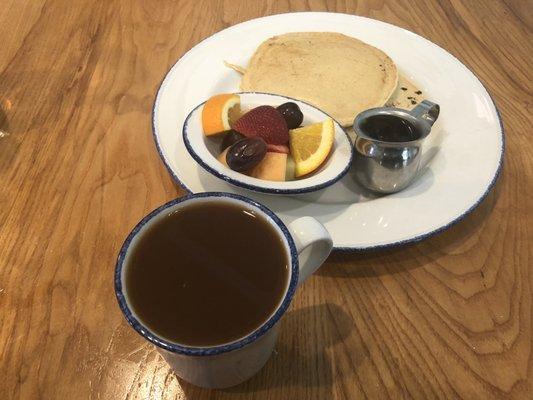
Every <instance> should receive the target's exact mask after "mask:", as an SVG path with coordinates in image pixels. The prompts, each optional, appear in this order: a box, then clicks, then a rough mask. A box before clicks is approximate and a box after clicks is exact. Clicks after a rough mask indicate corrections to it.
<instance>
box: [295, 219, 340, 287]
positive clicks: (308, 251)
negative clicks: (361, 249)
mask: <svg viewBox="0 0 533 400" xmlns="http://www.w3.org/2000/svg"><path fill="white" fill-rule="evenodd" d="M288 228H289V231H290V233H291V236H292V238H293V239H294V244H295V245H296V251H297V252H298V260H299V264H300V271H299V278H298V285H301V284H302V283H303V282H304V281H305V280H306V279H307V278H308V277H309V276H311V275H312V274H313V272H315V271H316V270H317V269H318V267H320V266H321V265H322V264H323V263H324V261H325V260H326V258H328V256H329V253H331V249H332V248H333V241H332V240H331V236H330V235H329V232H328V231H327V230H326V228H324V225H322V224H321V223H320V222H318V221H317V220H316V219H314V218H312V217H302V218H298V219H296V220H294V221H292V222H291V223H290V224H289V225H288Z"/></svg>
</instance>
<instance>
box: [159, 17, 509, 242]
mask: <svg viewBox="0 0 533 400" xmlns="http://www.w3.org/2000/svg"><path fill="white" fill-rule="evenodd" d="M297 31H335V32H340V33H344V34H346V35H349V36H353V37H356V38H358V39H360V40H363V41H365V42H367V43H369V44H371V45H374V46H376V47H378V48H380V49H381V50H383V51H385V52H386V53H387V54H388V55H389V56H390V57H391V58H392V59H393V60H394V62H395V63H396V64H397V66H398V68H399V70H400V72H401V73H403V74H404V75H405V76H406V77H407V78H408V79H410V80H411V81H413V82H414V83H415V84H416V85H417V86H418V87H419V88H420V89H421V90H422V91H423V92H424V94H425V96H427V98H428V99H429V100H432V101H434V102H436V103H438V104H440V106H441V114H440V116H439V120H438V121H437V123H436V124H435V126H434V129H433V132H432V133H431V135H430V137H429V138H428V139H429V140H430V142H429V143H428V148H427V149H426V152H425V153H426V158H429V156H430V155H431V154H434V157H433V159H431V162H430V163H429V164H427V168H426V169H425V171H424V173H423V174H422V175H421V176H420V177H419V178H418V180H417V181H416V182H415V183H414V184H413V185H412V186H410V187H409V188H407V189H405V190H404V191H402V192H399V193H396V194H394V195H389V196H385V197H380V198H372V197H370V196H368V195H365V194H364V193H362V192H361V190H360V189H359V188H358V186H357V185H356V184H355V183H354V182H353V179H352V178H353V177H352V176H351V174H350V173H348V174H347V175H346V176H345V177H344V178H343V179H341V180H340V181H339V182H337V183H336V184H334V185H333V186H330V187H329V188H327V189H323V190H321V191H318V192H314V193H312V194H306V195H299V196H297V197H287V196H273V195H264V194H259V193H255V192H251V191H248V190H245V189H240V188H236V187H234V186H231V185H229V184H227V183H225V182H223V181H221V180H219V179H217V178H215V177H213V176H211V175H210V174H208V173H207V172H205V171H204V170H203V169H202V168H201V167H200V166H199V165H198V164H197V163H196V162H195V161H194V160H193V159H192V158H191V156H190V155H189V153H188V152H187V150H186V149H185V146H184V144H183V140H182V135H181V129H182V126H183V122H184V121H185V118H186V117H187V114H188V113H189V111H190V110H191V109H192V108H193V107H194V106H195V105H197V104H199V103H200V102H202V101H203V100H205V99H206V98H208V97H209V96H211V95H213V94H216V93H222V92H234V91H238V90H239V81H240V76H239V75H238V74H237V73H235V72H233V71H232V70H230V69H228V68H227V67H226V66H225V65H224V63H223V61H224V60H226V61H229V62H231V63H234V64H239V65H242V66H246V65H247V61H248V59H249V58H250V57H251V55H252V54H253V52H254V50H255V49H256V47H257V46H258V45H259V44H260V43H261V42H262V41H264V40H266V39H267V38H269V37H271V36H274V35H277V34H281V33H285V32H297ZM153 130H154V138H155V141H156V144H157V149H158V151H159V153H160V154H161V157H162V159H163V161H164V163H165V165H166V166H167V168H168V170H169V171H170V173H171V174H172V176H173V177H174V179H175V180H176V181H177V182H178V183H180V184H181V185H182V186H183V187H184V188H185V189H187V190H188V191H190V192H194V193H196V192H203V191H227V192H233V193H240V194H244V195H246V196H248V197H251V198H253V199H255V200H256V201H258V202H260V203H263V204H265V205H266V206H267V207H269V208H271V209H272V210H273V211H275V212H276V213H277V214H278V215H279V216H280V217H281V218H282V219H283V220H284V221H286V222H290V221H291V220H293V219H295V218H297V217H300V216H304V215H311V216H313V217H315V218H317V219H318V220H320V221H321V222H322V223H323V224H324V225H325V226H326V228H327V229H328V230H329V232H330V233H331V236H332V238H333V242H334V245H335V247H336V248H340V249H353V250H355V249H368V248H376V247H387V246H392V245H398V244H403V243H408V242H413V241H417V240H421V239H423V238H425V237H427V236H429V235H431V234H434V233H437V232H440V231H442V230H444V229H446V228H447V227H449V226H450V225H451V224H453V223H454V222H457V221H458V220H460V219H461V218H462V217H464V216H465V215H466V214H467V213H468V212H470V211H471V210H472V209H473V208H474V207H475V206H477V205H478V204H479V202H480V201H481V200H482V199H483V198H484V197H485V195H486V194H487V193H488V191H489V190H490V188H491V187H492V185H493V184H494V182H495V181H496V178H497V175H498V172H499V170H500V167H501V163H502V157H503V130H502V126H501V122H500V118H499V116H498V112H497V110H496V107H495V105H494V103H493V102H492V100H491V98H490V96H489V94H488V93H487V91H486V90H485V88H484V87H483V85H482V84H481V83H480V82H479V80H478V79H477V78H476V77H475V75H474V74H472V72H470V70H468V69H467V68H466V67H465V66H464V65H463V64H461V63H460V62H459V61H458V60H457V59H456V58H454V57H453V56H452V55H451V54H449V53H447V52H446V51H445V50H443V49H442V48H440V47H439V46H437V45H435V44H433V43H431V42H430V41H428V40H426V39H424V38H422V37H420V36H418V35H416V34H414V33H412V32H409V31H407V30H405V29H401V28H398V27H396V26H393V25H389V24H386V23H384V22H380V21H376V20H372V19H368V18H363V17H358V16H353V15H346V14H333V13H292V14H281V15H274V16H270V17H265V18H259V19H255V20H251V21H247V22H244V23H241V24H238V25H235V26H232V27H230V28H228V29H225V30H223V31H221V32H218V33H217V34H215V35H213V36H211V37H209V38H207V39H205V40H204V41H202V42H201V43H199V44H198V45H196V46H195V47H193V48H192V49H191V50H190V51H189V52H187V53H186V54H185V55H184V56H183V57H182V58H181V59H180V60H179V61H178V62H177V63H176V64H175V65H174V66H173V67H172V69H171V70H170V71H169V72H168V74H167V76H166V77H165V79H164V80H163V82H162V84H161V87H160V89H159V92H158V94H157V98H156V101H155V105H154V112H153ZM435 146H438V147H435ZM430 147H431V148H430ZM437 148H439V150H438V151H437V152H436V154H435V151H434V150H435V149H437Z"/></svg>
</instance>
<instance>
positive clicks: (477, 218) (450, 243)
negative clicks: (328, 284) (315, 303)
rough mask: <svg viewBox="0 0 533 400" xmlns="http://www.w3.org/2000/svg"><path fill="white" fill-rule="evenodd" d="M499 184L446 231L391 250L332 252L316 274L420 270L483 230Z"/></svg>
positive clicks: (362, 274)
mask: <svg viewBox="0 0 533 400" xmlns="http://www.w3.org/2000/svg"><path fill="white" fill-rule="evenodd" d="M501 186H502V184H501V178H500V181H498V183H497V184H496V185H495V186H494V188H493V190H492V191H491V192H490V193H489V194H488V195H487V197H486V198H485V199H484V200H483V201H482V202H481V204H480V205H479V206H478V207H477V208H475V209H474V211H472V212H471V213H470V214H468V215H466V216H465V217H464V218H463V219H462V220H460V221H458V222H457V223H456V224H454V225H452V226H451V227H450V228H449V229H447V230H445V231H443V232H441V233H438V234H436V235H434V236H432V237H429V238H427V239H425V240H422V241H421V242H418V243H413V244H407V245H403V246H399V247H395V248H391V249H382V250H368V251H358V252H348V251H334V252H333V253H332V254H331V255H330V256H329V258H328V260H327V262H326V264H325V265H324V266H323V267H322V268H320V269H319V270H318V271H317V273H316V274H317V275H319V276H326V277H337V278H356V279H357V278H365V277H373V276H381V275H391V274H395V273H399V272H402V271H406V270H410V269H414V268H420V267H423V266H424V265H425V264H427V261H428V259H429V260H436V259H438V258H439V257H442V256H446V255H447V254H450V253H455V252H456V249H458V248H460V247H461V246H462V245H463V244H464V243H465V242H466V241H467V240H468V239H469V238H471V237H473V236H474V235H476V234H477V233H478V231H479V230H481V229H482V228H483V224H484V222H485V220H486V219H487V218H488V216H489V215H490V214H491V213H492V211H493V209H494V206H495V204H496V202H497V199H498V198H499V194H500V191H501Z"/></svg>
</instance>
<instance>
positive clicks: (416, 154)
mask: <svg viewBox="0 0 533 400" xmlns="http://www.w3.org/2000/svg"><path fill="white" fill-rule="evenodd" d="M439 112H440V107H439V105H438V104H435V103H433V102H431V101H428V100H424V101H422V102H421V103H420V104H419V105H417V106H416V107H415V108H414V109H413V110H411V111H408V110H403V109H400V108H393V107H379V108H371V109H369V110H366V111H363V112H362V113H360V114H359V115H357V117H356V118H355V121H354V131H355V133H356V135H357V138H356V140H355V152H354V161H353V162H354V169H355V177H356V179H357V181H358V182H359V183H360V184H361V185H363V186H364V187H366V188H367V189H370V190H372V191H374V192H378V193H394V192H398V191H400V190H402V189H404V188H406V187H407V186H408V185H409V184H410V183H411V182H412V181H413V180H414V178H415V177H416V175H417V173H418V169H419V167H420V158H421V147H422V142H423V141H424V139H425V138H426V137H427V136H428V135H429V133H430V132H431V127H432V125H433V124H434V123H435V121H436V120H437V118H438V116H439Z"/></svg>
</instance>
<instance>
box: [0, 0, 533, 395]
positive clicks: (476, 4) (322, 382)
mask: <svg viewBox="0 0 533 400" xmlns="http://www.w3.org/2000/svg"><path fill="white" fill-rule="evenodd" d="M303 10H316V11H331V12H334V11H337V12H345V13H350V14H358V15H364V16H368V17H371V18H376V19H379V20H382V21H386V22H389V23H392V24H395V25H398V26H401V27H403V28H406V29H409V30H412V31H414V32H416V33H418V34H421V35H423V36H425V37H426V38H428V39H429V40H431V41H433V42H435V43H437V44H438V45H440V46H442V47H444V48H445V49H447V50H448V51H449V52H451V53H452V54H453V55H455V56H456V57H457V58H458V59H460V60H461V61H462V62H463V63H465V64H466V65H467V66H468V67H469V68H471V69H472V70H473V71H474V72H475V73H476V74H477V76H478V77H479V78H480V80H481V81H482V82H483V83H484V84H485V85H486V87H487V88H488V90H489V91H490V93H491V94H492V96H493V98H494V100H495V102H496V104H497V105H498V107H499V109H500V111H501V114H502V117H503V121H504V125H505V138H506V139H505V140H506V156H505V163H504V167H503V171H502V173H501V176H500V179H499V182H498V184H497V185H496V187H495V189H494V190H493V191H492V192H491V194H490V195H489V196H488V197H487V198H486V200H485V201H484V202H483V203H482V204H481V205H480V206H479V207H478V208H477V209H476V210H475V211H474V212H473V213H472V214H471V215H469V216H468V217H467V218H466V219H464V220H463V221H462V222H460V223H459V224H457V225H455V226H453V227H452V228H451V229H449V230H448V231H446V232H444V233H442V234H439V235H438V236H435V237H433V238H431V239H428V240H425V241H423V242H421V243H419V244H416V245H411V246H406V247H402V248H398V249H394V250H390V251H381V252H374V253H359V254H344V253H334V254H332V255H331V256H330V258H329V259H328V260H327V262H326V264H325V265H324V266H323V268H322V269H321V271H320V272H319V273H318V274H317V275H316V276H313V277H312V278H311V279H310V280H309V281H308V282H307V283H306V284H305V285H304V287H303V288H302V290H300V291H299V293H298V294H297V296H296V297H295V299H294V301H293V303H292V305H291V309H290V311H289V312H288V314H287V315H286V318H285V319H284V321H283V323H282V329H281V335H280V339H279V343H278V345H277V347H276V351H275V353H274V355H273V356H272V358H271V359H270V360H269V362H268V363H267V365H266V366H265V368H264V369H263V370H262V371H261V372H260V373H259V374H258V375H256V376H255V377H253V378H252V379H251V380H249V381H248V382H246V383H244V384H242V385H239V386H237V387H234V388H231V389H226V390H219V391H208V390H203V389H198V388H196V387H193V386H191V385H189V384H187V383H185V382H183V381H181V380H180V379H178V378H176V377H175V375H173V374H172V372H171V371H170V370H169V368H168V367H167V365H166V364H165V362H164V361H163V360H162V359H161V357H160V356H159V355H158V353H157V352H156V351H155V350H154V348H153V347H152V346H151V345H148V344H146V342H144V341H143V339H142V338H141V337H140V336H139V335H137V334H136V333H135V332H134V331H133V330H132V329H131V328H129V326H128V325H127V324H126V322H125V320H124V318H123V317H122V315H121V313H120V311H119V309H118V307H117V304H116V300H115V295H114V291H113V284H112V275H113V269H114V263H115V259H116V255H117V252H118V249H119V247H120V246H121V244H122V241H123V239H124V238H125V236H126V235H127V233H128V232H129V231H130V229H131V228H132V227H133V225H134V224H135V223H136V222H137V221H138V220H139V219H140V218H141V217H142V216H143V215H144V214H146V213H147V212H148V211H149V210H152V209H153V208H155V207H156V206H158V205H160V204H162V203H163V202H165V201H167V200H169V199H172V198H174V197H176V196H181V195H183V194H184V191H183V190H182V189H180V188H178V187H176V186H175V185H174V184H173V182H172V180H171V178H170V176H169V174H168V173H167V171H166V170H165V168H164V166H163V165H162V163H161V161H160V160H159V157H158V155H157V152H156V150H155V147H154V144H153V141H152V136H151V125H150V114H151V108H152V104H153V101H154V96H155V93H156V90H157V88H158V85H159V82H160V81H161V79H162V77H163V76H164V74H165V73H166V71H167V70H168V68H169V67H170V66H171V65H172V64H173V63H174V62H175V61H176V60H177V59H178V58H179V57H180V56H181V55H182V54H183V53H184V52H185V51H187V50H188V49H190V48H191V47H192V46H194V45H195V44H196V43H198V42H199V41H200V40H202V39H203V38H206V37H208V36H210V35H212V34H213V33H215V32H217V31H219V30H221V29H223V28H225V27H228V26H231V25H233V24H235V23H238V22H241V21H245V20H248V19H252V18H255V17H259V16H263V15H269V14H276V13H281V12H287V11H303ZM532 24H533V5H532V2H531V1H528V0H514V1H513V0H506V1H496V0H493V1H481V0H479V1H466V0H465V1H459V0H440V1H437V0H435V1H430V0H421V1H413V0H398V1H392V0H391V1H383V0H375V1H349V0H339V1H324V0H291V1H287V0H285V1H274V0H272V1H251V0H250V1H237V0H226V1H198V0H192V1H156V0H153V1H149V0H143V1H96V0H76V1H68V0H63V1H62V0H49V1H44V0H2V2H1V5H0V38H1V42H0V105H1V111H0V130H1V131H2V133H0V188H1V189H0V377H1V378H0V399H92V398H94V399H358V398H370V399H385V398H392V399H399V398H414V399H434V398H442V399H454V398H462V399H504V398H512V399H526V398H533V356H532V332H533V331H532V310H533V308H532V287H533V273H532V272H531V266H532V264H533V254H532V252H533V250H532V249H533V241H532V229H533V228H532V225H533V218H532V211H531V208H532V205H533V204H532V200H531V199H532V196H533V193H532V188H533V145H532V140H533V139H532V136H531V127H532V118H531V104H532V99H533V97H532V76H531V65H532V64H533V60H532V57H531V54H533V40H532V39H533V37H532V31H531V28H532Z"/></svg>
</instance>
